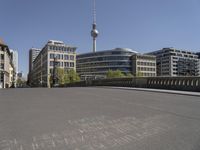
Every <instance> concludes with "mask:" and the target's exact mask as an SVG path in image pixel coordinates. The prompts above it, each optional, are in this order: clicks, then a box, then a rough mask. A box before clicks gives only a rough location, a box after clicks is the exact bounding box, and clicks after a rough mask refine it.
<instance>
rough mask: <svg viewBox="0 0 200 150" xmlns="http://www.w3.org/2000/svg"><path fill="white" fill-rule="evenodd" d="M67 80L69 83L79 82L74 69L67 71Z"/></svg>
mask: <svg viewBox="0 0 200 150" xmlns="http://www.w3.org/2000/svg"><path fill="white" fill-rule="evenodd" d="M67 78H68V80H69V82H70V83H73V82H78V81H80V77H79V75H78V74H77V73H76V71H75V70H74V69H70V70H67Z"/></svg>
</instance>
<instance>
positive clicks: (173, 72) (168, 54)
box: [148, 48, 199, 76]
mask: <svg viewBox="0 0 200 150" xmlns="http://www.w3.org/2000/svg"><path fill="white" fill-rule="evenodd" d="M148 54H150V55H155V56H156V62H157V76H198V74H199V70H198V62H199V59H198V55H196V54H195V53H192V52H190V51H185V50H178V49H174V48H163V49H161V50H158V51H154V52H151V53H148Z"/></svg>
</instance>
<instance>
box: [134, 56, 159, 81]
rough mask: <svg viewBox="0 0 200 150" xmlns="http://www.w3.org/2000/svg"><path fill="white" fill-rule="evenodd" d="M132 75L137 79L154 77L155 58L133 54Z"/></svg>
mask: <svg viewBox="0 0 200 150" xmlns="http://www.w3.org/2000/svg"><path fill="white" fill-rule="evenodd" d="M132 74H133V75H134V76H139V77H155V76H156V57H155V56H151V55H142V54H134V55H133V56H132Z"/></svg>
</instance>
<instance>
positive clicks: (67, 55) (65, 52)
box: [29, 40, 76, 87]
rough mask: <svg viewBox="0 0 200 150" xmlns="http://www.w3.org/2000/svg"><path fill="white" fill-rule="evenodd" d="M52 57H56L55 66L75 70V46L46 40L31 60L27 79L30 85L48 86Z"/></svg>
mask: <svg viewBox="0 0 200 150" xmlns="http://www.w3.org/2000/svg"><path fill="white" fill-rule="evenodd" d="M54 59H56V64H57V67H59V68H64V69H74V70H76V47H73V46H69V45H66V44H64V42H62V41H55V40H50V41H48V43H47V44H46V45H45V46H44V48H43V49H42V50H41V51H40V53H39V54H38V56H37V57H36V58H35V60H34V61H33V69H32V71H31V72H30V77H31V78H30V79H29V80H30V81H29V83H30V85H32V86H45V87H47V86H50V77H52V75H53V67H54V63H55V61H54Z"/></svg>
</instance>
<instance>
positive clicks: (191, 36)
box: [0, 0, 200, 73]
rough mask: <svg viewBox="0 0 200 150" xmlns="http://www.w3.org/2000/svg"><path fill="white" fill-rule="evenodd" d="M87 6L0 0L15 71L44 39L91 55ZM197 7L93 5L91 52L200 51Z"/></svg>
mask: <svg viewBox="0 0 200 150" xmlns="http://www.w3.org/2000/svg"><path fill="white" fill-rule="evenodd" d="M92 6H93V3H92V0H0V37H1V38H3V40H4V42H5V43H6V44H7V45H8V46H9V47H10V48H12V49H16V50H18V52H19V71H23V72H24V73H27V71H28V50H29V49H30V48H31V47H36V48H42V47H43V46H44V45H45V44H46V42H47V41H48V40H50V39H54V40H62V41H64V42H65V43H66V44H70V45H74V46H77V47H78V49H77V52H78V53H84V52H88V51H92V38H91V36H90V31H91V24H92ZM199 8H200V0H97V28H98V30H99V32H100V34H99V37H98V39H97V50H106V49H111V48H116V47H124V48H132V49H134V50H136V51H138V52H141V53H144V52H148V51H153V50H158V49H160V48H163V47H175V48H180V49H186V50H192V51H200V9H199Z"/></svg>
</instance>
